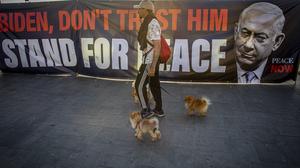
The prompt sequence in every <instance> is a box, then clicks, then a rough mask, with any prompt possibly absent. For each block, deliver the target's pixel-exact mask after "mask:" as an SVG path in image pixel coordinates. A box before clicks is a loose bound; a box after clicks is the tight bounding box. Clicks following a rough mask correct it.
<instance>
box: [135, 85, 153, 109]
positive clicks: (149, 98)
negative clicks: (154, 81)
mask: <svg viewBox="0 0 300 168" xmlns="http://www.w3.org/2000/svg"><path fill="white" fill-rule="evenodd" d="M146 88H147V96H148V101H149V103H150V104H152V105H155V101H154V98H153V95H152V93H151V90H150V88H149V84H147V86H146ZM131 96H132V97H133V101H134V103H139V102H140V101H139V97H138V95H137V92H136V90H135V81H133V82H132V84H131Z"/></svg>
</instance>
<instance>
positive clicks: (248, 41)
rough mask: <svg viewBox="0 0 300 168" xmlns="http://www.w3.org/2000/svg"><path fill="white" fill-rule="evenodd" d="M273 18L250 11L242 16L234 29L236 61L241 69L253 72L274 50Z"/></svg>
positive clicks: (272, 16)
mask: <svg viewBox="0 0 300 168" xmlns="http://www.w3.org/2000/svg"><path fill="white" fill-rule="evenodd" d="M275 19H276V18H275V16H274V15H269V14H263V13H261V12H258V11H255V10H252V11H251V12H248V13H246V14H244V15H243V16H242V17H241V18H240V20H239V23H238V24H237V25H236V28H235V50H236V60H237V62H238V63H239V65H240V66H241V68H242V69H244V70H247V71H252V70H255V69H256V68H258V67H259V66H260V64H261V63H262V62H263V61H264V60H266V59H267V58H268V56H269V55H270V54H271V52H272V50H273V49H274V48H273V46H274V44H275V36H276V32H275V29H274V23H275Z"/></svg>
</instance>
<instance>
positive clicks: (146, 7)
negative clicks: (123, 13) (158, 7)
mask: <svg viewBox="0 0 300 168" xmlns="http://www.w3.org/2000/svg"><path fill="white" fill-rule="evenodd" d="M133 8H136V9H138V14H139V16H140V18H145V17H146V16H147V15H148V14H149V13H153V12H154V4H153V3H152V2H151V1H148V0H142V1H141V2H140V4H138V5H134V6H133Z"/></svg>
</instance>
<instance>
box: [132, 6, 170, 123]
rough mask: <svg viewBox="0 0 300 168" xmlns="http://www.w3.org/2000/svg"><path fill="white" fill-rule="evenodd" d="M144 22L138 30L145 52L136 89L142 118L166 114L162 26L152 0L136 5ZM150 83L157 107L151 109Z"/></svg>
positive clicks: (141, 46)
mask: <svg viewBox="0 0 300 168" xmlns="http://www.w3.org/2000/svg"><path fill="white" fill-rule="evenodd" d="M134 8H135V9H138V14H139V17H140V18H141V19H143V22H142V24H141V27H140V30H139V32H138V42H139V44H140V50H142V52H143V58H142V64H141V66H140V68H139V72H138V75H137V77H136V82H135V89H136V92H137V95H138V97H139V101H140V104H141V107H142V111H141V115H142V118H150V117H152V116H154V115H155V116H158V117H163V116H165V114H164V112H163V110H162V99H161V89H160V81H159V62H160V61H159V55H160V49H161V43H160V38H161V28H160V24H159V22H158V20H157V19H156V17H155V15H154V4H153V3H152V2H151V1H141V2H140V3H139V5H134ZM147 84H149V87H150V90H151V93H152V95H153V98H154V101H155V108H154V109H153V110H152V109H150V105H149V102H148V97H147V88H146V85H147Z"/></svg>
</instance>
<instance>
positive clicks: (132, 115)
mask: <svg viewBox="0 0 300 168" xmlns="http://www.w3.org/2000/svg"><path fill="white" fill-rule="evenodd" d="M129 118H130V119H131V120H133V121H134V122H135V123H137V122H139V121H141V120H142V116H141V113H140V112H137V111H134V112H131V113H130V116H129Z"/></svg>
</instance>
